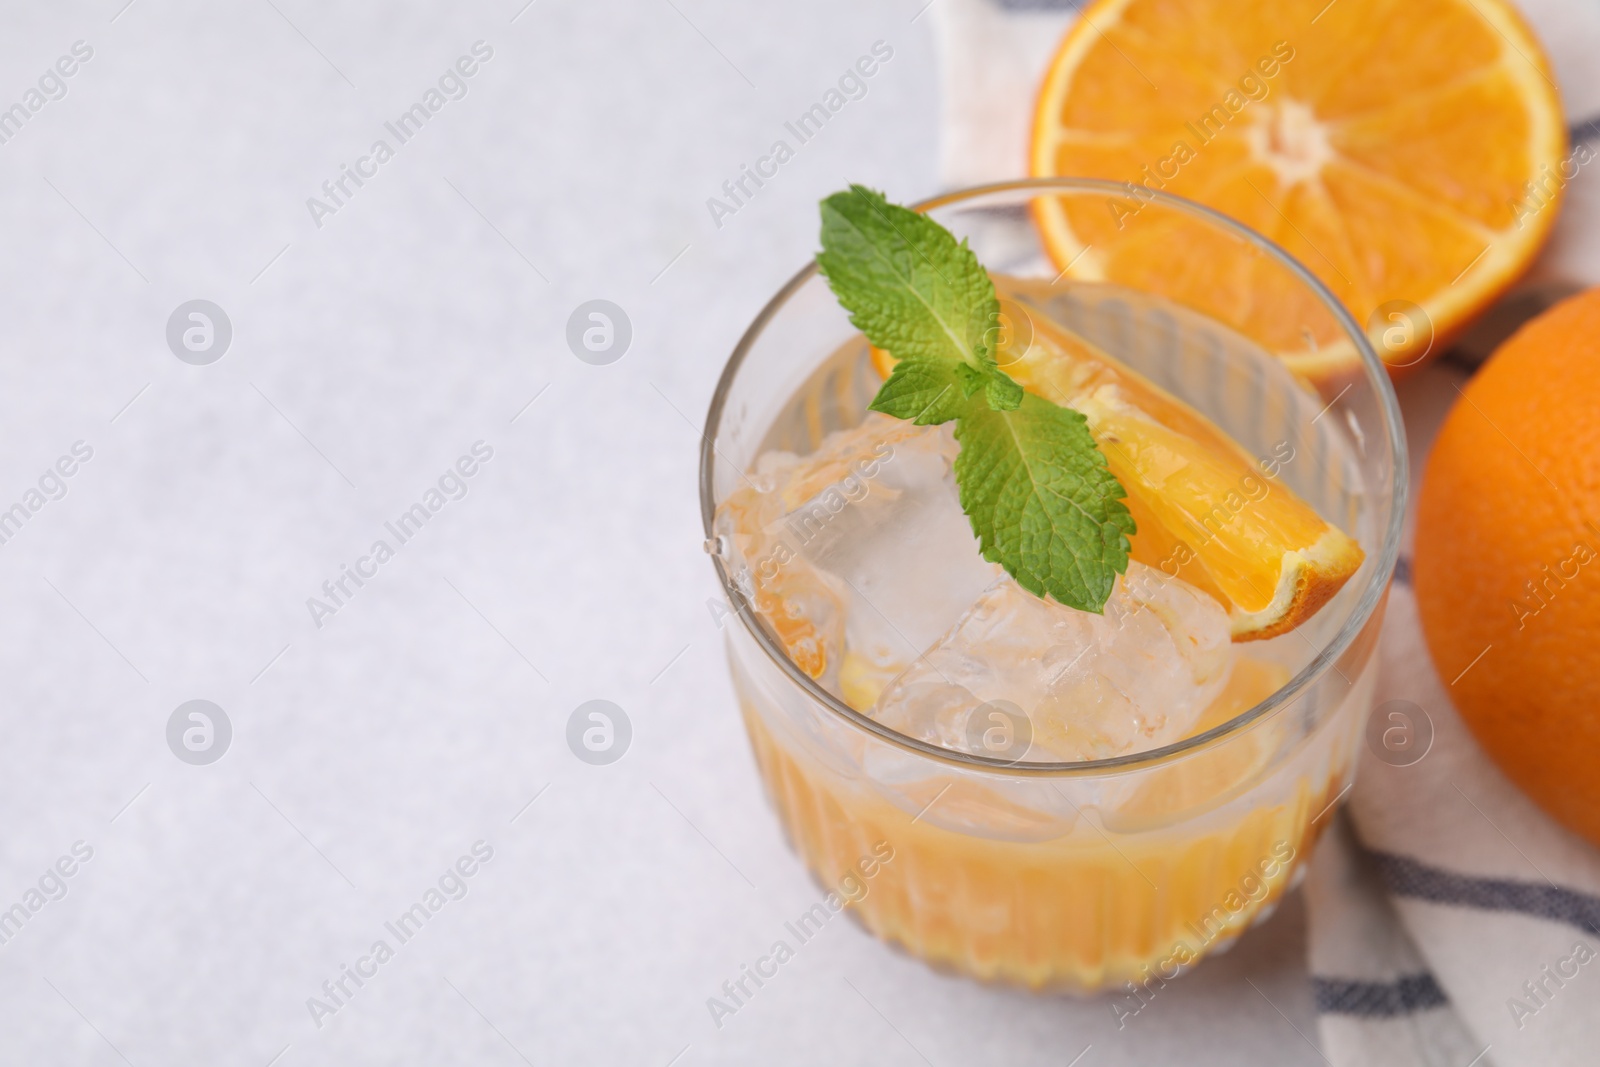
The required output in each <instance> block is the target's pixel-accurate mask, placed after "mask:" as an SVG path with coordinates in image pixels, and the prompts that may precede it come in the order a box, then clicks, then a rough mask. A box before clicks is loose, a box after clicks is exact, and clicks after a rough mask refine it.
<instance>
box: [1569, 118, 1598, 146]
mask: <svg viewBox="0 0 1600 1067" xmlns="http://www.w3.org/2000/svg"><path fill="white" fill-rule="evenodd" d="M1567 139H1568V140H1570V141H1571V142H1572V143H1573V144H1575V145H1577V144H1588V143H1590V142H1592V141H1597V140H1600V115H1590V116H1589V117H1588V118H1586V119H1579V120H1578V121H1577V122H1574V123H1573V124H1572V125H1571V126H1568V127H1567Z"/></svg>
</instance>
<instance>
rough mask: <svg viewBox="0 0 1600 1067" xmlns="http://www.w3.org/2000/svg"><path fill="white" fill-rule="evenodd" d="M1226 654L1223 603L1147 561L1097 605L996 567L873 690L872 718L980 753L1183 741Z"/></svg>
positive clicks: (1096, 750)
mask: <svg viewBox="0 0 1600 1067" xmlns="http://www.w3.org/2000/svg"><path fill="white" fill-rule="evenodd" d="M1232 664H1233V653H1232V646H1231V645H1230V644H1229V634H1228V618H1227V614H1226V613H1225V612H1224V611H1223V609H1222V606H1221V605H1220V604H1218V603H1217V602H1216V601H1215V600H1213V599H1212V598H1211V597H1209V596H1207V595H1206V594H1204V593H1202V592H1200V591H1199V590H1197V589H1195V588H1194V587H1192V586H1190V585H1188V584H1187V583H1185V582H1183V581H1180V580H1178V579H1176V578H1169V577H1167V576H1166V575H1165V574H1163V573H1162V572H1161V571H1159V570H1156V569H1154V568H1151V567H1146V566H1144V565H1143V564H1141V563H1137V562H1130V563H1129V564H1128V572H1127V573H1126V574H1125V575H1123V576H1122V577H1121V578H1119V579H1118V580H1117V584H1116V588H1115V590H1114V592H1113V593H1112V595H1111V598H1110V599H1109V600H1108V601H1107V602H1106V605H1105V613H1104V614H1102V615H1096V614H1094V613H1092V612H1087V611H1078V610H1076V609H1073V608H1069V607H1065V606H1063V605H1061V604H1057V603H1055V602H1054V601H1048V600H1042V599H1040V598H1039V597H1036V596H1034V595H1033V594H1031V593H1029V592H1027V591H1026V590H1025V589H1023V588H1021V587H1020V586H1018V585H1017V584H1016V582H1014V581H1012V580H1011V579H1010V578H1009V577H1007V578H1004V579H1002V580H1001V581H999V582H997V583H995V584H994V585H993V586H992V587H991V588H989V589H988V590H987V591H985V592H984V593H983V594H982V595H981V596H980V597H978V599H977V601H976V603H974V604H973V605H972V608H971V610H970V611H968V612H967V613H966V614H965V615H964V616H963V617H962V618H961V620H960V621H959V622H958V623H957V624H956V626H955V627H953V628H952V629H951V631H950V632H949V633H948V634H947V635H946V636H945V637H944V639H943V640H941V641H940V642H939V643H938V644H937V646H936V647H934V648H932V649H931V650H929V652H928V653H927V654H926V655H925V656H923V657H922V658H921V659H920V660H918V661H917V662H915V663H913V664H912V665H911V666H910V667H908V668H907V669H906V671H905V673H903V674H902V675H900V676H899V677H898V678H896V679H895V680H894V681H893V682H892V683H891V684H890V685H889V686H888V687H887V688H886V689H885V690H884V691H883V693H882V695H881V696H880V697H879V700H878V704H877V706H876V707H875V708H874V709H873V711H872V715H873V716H874V717H875V718H877V719H878V720H879V721H881V722H883V723H884V724H885V725H887V726H891V727H893V728H894V729H896V730H899V731H900V732H901V733H904V734H908V735H910V736H912V737H916V738H920V739H921V740H924V741H929V742H932V743H934V744H938V745H942V746H944V747H946V748H951V749H955V750H958V751H965V752H972V753H975V754H978V755H994V756H1000V757H1002V758H1008V759H1026V760H1033V761H1050V760H1063V761H1068V760H1088V759H1104V758H1107V757H1110V756H1118V755H1122V754H1124V753H1128V752H1135V751H1140V750H1144V749H1150V748H1157V747H1160V746H1161V745H1165V744H1170V743H1171V742H1174V741H1178V740H1180V739H1182V738H1183V737H1184V736H1186V735H1187V734H1188V733H1190V732H1191V731H1192V730H1193V728H1194V726H1195V724H1196V722H1197V721H1198V720H1199V718H1200V716H1201V714H1202V713H1203V712H1204V711H1205V709H1206V707H1207V705H1209V704H1210V703H1211V702H1212V700H1214V699H1215V698H1216V697H1217V695H1218V694H1219V693H1220V692H1221V690H1222V688H1223V686H1224V685H1225V684H1226V682H1227V680H1228V674H1229V671H1230V670H1231V669H1232Z"/></svg>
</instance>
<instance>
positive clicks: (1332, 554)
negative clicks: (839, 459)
mask: <svg viewBox="0 0 1600 1067" xmlns="http://www.w3.org/2000/svg"><path fill="white" fill-rule="evenodd" d="M998 283H999V285H1000V286H1001V287H1002V288H1005V287H1006V286H1007V285H1008V284H1009V282H1008V280H1007V279H1003V278H1002V279H999V280H998ZM1030 319H1031V321H1032V324H1033V330H1032V336H1031V338H1029V339H1028V340H1027V341H1026V342H1025V343H1024V344H1020V345H1019V346H1018V348H1012V347H1010V346H1008V344H1007V343H1006V342H1005V341H1003V340H1002V342H1001V345H1000V349H999V351H998V353H997V358H998V361H999V363H1000V365H1001V366H1002V367H1004V368H1005V370H1006V372H1007V373H1008V374H1010V375H1011V377H1012V378H1014V379H1015V380H1016V381H1017V382H1018V383H1019V384H1020V385H1022V386H1023V388H1025V389H1027V390H1028V391H1030V392H1033V393H1036V394H1038V395H1039V396H1042V397H1044V398H1046V399H1047V400H1051V401H1054V402H1055V403H1057V404H1060V405H1062V406H1064V407H1069V408H1072V409H1074V410H1075V411H1079V412H1082V413H1083V415H1084V416H1085V418H1087V419H1088V422H1089V432H1090V434H1091V435H1093V437H1094V439H1095V443H1096V444H1098V445H1099V446H1100V451H1101V452H1102V453H1103V454H1104V455H1105V457H1106V464H1107V466H1109V467H1110V468H1111V473H1112V474H1114V475H1116V476H1117V480H1118V481H1120V482H1121V483H1122V486H1123V488H1124V489H1126V490H1127V492H1128V497H1127V504H1128V510H1129V511H1130V512H1131V513H1132V514H1133V519H1134V523H1135V525H1136V526H1137V527H1138V532H1137V533H1135V534H1134V536H1133V539H1132V542H1133V551H1132V555H1133V558H1134V559H1136V560H1138V561H1139V562H1141V563H1144V564H1146V565H1148V566H1151V567H1155V568H1157V569H1159V570H1161V571H1162V572H1163V573H1165V574H1168V575H1170V576H1172V577H1177V578H1182V579H1183V580H1184V581H1186V582H1188V583H1189V584H1191V585H1194V586H1196V587H1197V588H1200V589H1202V590H1204V591H1205V592H1207V593H1210V594H1211V595H1212V596H1214V597H1216V599H1217V600H1218V601H1219V602H1220V603H1221V604H1222V605H1223V606H1224V607H1226V608H1227V609H1228V616H1229V623H1230V628H1231V630H1232V634H1233V639H1234V640H1235V641H1253V640H1259V639H1262V638H1268V637H1276V636H1277V635H1279V634H1282V633H1287V632H1288V631H1290V630H1292V629H1294V628H1295V627H1296V626H1298V625H1300V624H1301V623H1302V622H1304V621H1306V620H1307V619H1309V618H1311V616H1312V615H1315V614H1316V613H1317V611H1318V610H1319V609H1320V608H1321V607H1322V605H1323V604H1325V603H1327V602H1328V600H1329V599H1330V598H1332V597H1333V595H1334V594H1335V593H1337V592H1338V591H1339V590H1340V588H1342V587H1343V586H1344V583H1345V582H1346V581H1348V580H1349V579H1350V576H1351V575H1353V574H1355V572H1356V570H1357V569H1358V568H1360V566H1361V563H1362V560H1364V559H1365V558H1366V556H1365V553H1363V552H1362V550H1361V546H1360V545H1359V544H1357V543H1356V542H1355V540H1354V539H1353V538H1351V537H1350V536H1348V535H1347V534H1345V533H1344V532H1343V531H1342V530H1340V529H1339V528H1338V527H1336V526H1334V525H1333V524H1331V523H1329V522H1327V521H1326V520H1325V519H1323V518H1322V517H1321V516H1320V515H1318V514H1317V512H1316V510H1315V509H1314V508H1312V507H1311V506H1310V505H1309V504H1307V503H1306V502H1305V501H1303V500H1301V499H1300V497H1299V496H1298V495H1296V494H1295V492H1294V491H1293V490H1292V489H1290V488H1289V487H1288V486H1287V485H1285V484H1284V483H1283V482H1282V481H1281V480H1278V479H1275V478H1272V477H1270V476H1268V475H1267V474H1266V473H1265V472H1264V471H1263V470H1262V469H1261V468H1260V467H1259V466H1258V464H1257V461H1256V460H1255V459H1254V458H1252V457H1251V455H1250V454H1249V453H1248V452H1246V451H1245V450H1244V448H1243V447H1241V446H1240V445H1239V444H1238V443H1237V442H1236V441H1234V440H1233V438H1231V437H1229V436H1228V435H1227V434H1226V433H1225V432H1223V430H1222V429H1221V428H1220V427H1218V426H1217V425H1216V424H1215V423H1213V422H1211V421H1210V420H1209V419H1207V418H1206V417H1205V416H1204V415H1201V414H1200V413H1199V412H1198V411H1196V410H1195V409H1194V408H1192V407H1190V406H1189V405H1188V404H1186V403H1184V402H1183V401H1182V400H1179V399H1178V398H1177V397H1175V396H1173V395H1172V394H1171V393H1168V392H1167V391H1166V390H1164V389H1162V388H1161V387H1160V386H1158V385H1156V384H1155V383H1154V382H1151V381H1150V380H1149V379H1147V378H1145V377H1144V376H1143V375H1141V374H1139V373H1138V372H1137V371H1135V370H1133V369H1132V368H1131V367H1128V366H1127V365H1125V364H1123V363H1121V362H1120V361H1118V360H1117V359H1116V358H1114V357H1113V356H1110V355H1108V354H1107V353H1105V352H1103V351H1101V350H1100V349H1099V348H1097V347H1095V346H1094V345H1093V344H1091V343H1090V342H1089V341H1087V340H1085V339H1084V338H1082V337H1080V336H1078V335H1077V334H1075V333H1072V332H1070V331H1068V330H1066V329H1064V328H1063V327H1061V326H1060V325H1059V324H1057V323H1054V322H1052V321H1050V320H1048V319H1045V318H1044V317H1043V316H1040V315H1035V316H1030ZM1019 349H1020V351H1019ZM872 358H873V363H874V366H875V367H876V368H877V369H878V371H879V372H880V373H882V374H884V375H885V376H887V374H888V373H889V371H890V370H891V369H892V368H893V366H894V362H895V361H894V357H892V356H890V355H889V354H888V353H887V352H884V351H882V350H880V349H874V350H873V353H872Z"/></svg>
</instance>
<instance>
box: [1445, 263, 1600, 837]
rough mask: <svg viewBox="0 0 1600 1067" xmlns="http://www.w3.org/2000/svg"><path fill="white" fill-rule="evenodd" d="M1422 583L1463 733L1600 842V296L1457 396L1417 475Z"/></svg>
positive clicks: (1583, 299)
mask: <svg viewBox="0 0 1600 1067" xmlns="http://www.w3.org/2000/svg"><path fill="white" fill-rule="evenodd" d="M1414 573H1415V583H1416V593H1417V605H1418V608H1419V609H1420V612H1421V616H1422V627H1423V631H1424V633H1425V634H1426V636H1427V641H1428V648H1429V651H1430V652H1431V653H1432V655H1433V662H1434V666H1435V667H1436V668H1437V669H1438V672H1439V676H1440V677H1441V678H1442V679H1443V680H1444V682H1445V684H1446V685H1447V686H1448V688H1449V693H1450V697H1451V699H1452V700H1453V701H1454V702H1455V705H1456V707H1457V708H1459V709H1460V711H1461V715H1462V717H1463V718H1464V719H1465V720H1466V722H1467V725H1468V726H1469V727H1471V729H1472V732H1473V733H1474V734H1475V735H1476V736H1477V738H1478V740H1479V742H1480V743H1481V744H1482V745H1483V747H1484V749H1485V750H1486V751H1487V752H1488V753H1489V755H1490V756H1492V757H1493V758H1494V760H1495V762H1497V763H1498V764H1499V765H1500V767H1501V769H1502V770H1504V771H1505V772H1506V774H1507V775H1508V776H1509V777H1510V778H1511V779H1512V780H1513V781H1515V782H1516V783H1517V785H1518V786H1520V787H1521V788H1522V790H1523V791H1524V792H1526V793H1527V794H1528V795H1529V796H1530V797H1532V798H1533V799H1534V801H1535V802H1537V803H1538V804H1539V805H1540V806H1541V807H1543V808H1544V809H1545V810H1546V811H1547V812H1549V813H1550V814H1551V815H1553V816H1555V817H1556V818H1557V819H1559V820H1560V821H1561V822H1563V823H1565V824H1566V825H1567V826H1569V827H1571V828H1572V829H1573V830H1576V831H1577V832H1578V833H1580V834H1583V835H1584V836H1585V837H1587V838H1588V839H1589V840H1590V841H1593V842H1595V843H1597V844H1600V772H1597V767H1600V289H1591V290H1589V291H1588V292H1585V293H1580V294H1579V295H1577V296H1574V297H1572V298H1571V299H1569V300H1567V301H1565V302H1563V303H1561V304H1558V305H1556V306H1555V307H1553V308H1551V309H1550V310H1549V311H1547V312H1545V313H1544V314H1543V315H1541V316H1539V317H1538V318H1537V319H1534V320H1533V321H1532V322H1529V323H1528V324H1527V325H1526V326H1524V327H1523V328H1522V329H1521V330H1520V331H1519V332H1518V333H1516V334H1515V335H1514V336H1513V337H1511V338H1510V339H1509V340H1508V341H1506V342H1505V344H1503V345H1502V346H1501V347H1500V349H1499V350H1498V351H1497V352H1496V353H1495V354H1494V356H1493V357H1491V358H1490V360H1489V362H1488V363H1486V364H1485V365H1484V367H1483V369H1482V370H1481V371H1480V372H1479V373H1478V374H1477V376H1476V377H1474V378H1473V379H1472V381H1471V382H1470V383H1468V385H1467V386H1466V388H1465V389H1464V390H1463V391H1462V395H1461V397H1460V399H1458V400H1457V402H1456V405H1455V407H1454V409H1453V410H1452V411H1451V412H1450V415H1449V417H1448V418H1447V419H1446V421H1445V424H1444V428H1443V429H1442V430H1441V431H1440V434H1439V437H1438V440H1437V441H1436V442H1435V444H1434V447H1433V453H1432V455H1431V456H1430V457H1429V460H1428V465H1427V470H1426V472H1425V474H1424V476H1423V481H1422V494H1421V497H1420V499H1419V501H1418V510H1417V538H1416V552H1415V562H1414Z"/></svg>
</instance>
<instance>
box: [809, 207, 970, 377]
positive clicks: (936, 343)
mask: <svg viewBox="0 0 1600 1067" xmlns="http://www.w3.org/2000/svg"><path fill="white" fill-rule="evenodd" d="M817 264H818V266H819V267H820V268H821V270H822V273H823V275H824V276H825V277H826V278H827V279H828V285H829V286H830V287H832V289H833V293H834V295H835V296H837V297H838V298H839V303H840V304H842V305H844V308H845V310H846V311H848V312H850V321H851V323H853V324H854V325H855V327H856V328H857V329H858V330H860V331H861V332H862V333H864V334H866V336H867V340H869V341H871V342H872V343H873V344H874V345H877V346H878V347H879V348H882V349H886V350H887V351H888V352H889V353H890V354H891V355H893V356H894V357H895V358H897V359H901V360H906V359H930V360H944V361H946V362H950V363H956V362H960V363H966V364H968V365H969V366H972V367H984V366H992V365H993V363H994V356H993V352H992V345H991V343H990V338H991V337H992V334H991V333H990V327H991V326H993V325H994V323H995V322H996V321H997V320H998V318H999V315H1000V301H999V299H998V298H997V297H996V296H995V291H994V283H993V282H992V281H990V280H989V275H988V273H987V272H986V271H985V270H984V269H983V266H982V265H981V264H980V263H979V262H978V257H977V256H975V255H973V253H972V250H971V249H970V248H968V247H967V244H966V242H965V241H957V240H956V239H955V236H954V235H953V234H951V233H950V231H949V230H946V229H945V228H944V227H943V226H940V225H939V224H938V223H937V222H934V221H933V220H932V219H930V218H928V217H927V216H926V215H921V214H918V213H917V212H915V211H911V210H909V209H908V208H903V207H900V206H899V205H897V204H891V203H889V201H888V200H887V199H885V198H884V195H883V194H882V193H878V192H874V191H873V190H871V189H867V188H865V187H863V186H860V185H852V186H851V187H850V189H849V191H847V192H842V193H835V194H833V195H832V196H830V197H828V198H827V199H826V200H824V201H823V202H822V253H821V254H820V255H819V256H818V257H817Z"/></svg>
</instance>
